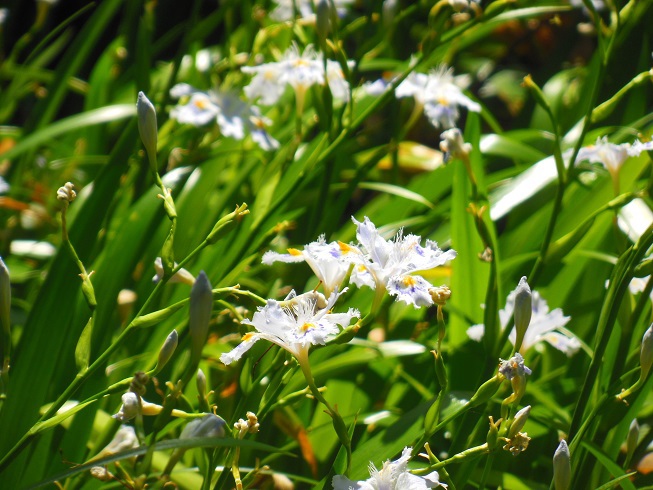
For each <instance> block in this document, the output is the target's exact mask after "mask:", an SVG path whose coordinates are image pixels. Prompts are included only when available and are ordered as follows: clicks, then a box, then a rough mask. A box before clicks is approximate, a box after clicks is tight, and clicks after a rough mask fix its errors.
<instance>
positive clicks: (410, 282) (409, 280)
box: [401, 276, 417, 288]
mask: <svg viewBox="0 0 653 490" xmlns="http://www.w3.org/2000/svg"><path fill="white" fill-rule="evenodd" d="M401 283H402V284H403V285H404V287H407V288H408V287H410V286H414V285H415V284H417V281H416V280H415V278H414V277H413V276H405V277H404V278H403V279H402V280H401Z"/></svg>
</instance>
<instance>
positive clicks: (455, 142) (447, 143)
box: [440, 128, 472, 160]
mask: <svg viewBox="0 0 653 490" xmlns="http://www.w3.org/2000/svg"><path fill="white" fill-rule="evenodd" d="M440 139H441V140H442V141H441V142H440V149H441V150H442V151H443V152H445V153H447V154H448V155H451V156H452V157H454V158H460V159H463V160H464V159H466V158H469V154H470V153H471V152H472V145H471V143H465V140H464V139H463V134H462V132H461V131H460V129H458V128H451V129H447V130H446V131H443V132H442V134H441V135H440Z"/></svg>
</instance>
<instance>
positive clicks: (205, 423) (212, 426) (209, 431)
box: [179, 413, 227, 439]
mask: <svg viewBox="0 0 653 490" xmlns="http://www.w3.org/2000/svg"><path fill="white" fill-rule="evenodd" d="M226 425H227V423H226V422H225V421H224V420H223V419H222V418H220V417H218V416H217V415H213V414H212V413H208V414H206V415H205V416H204V417H202V418H201V419H195V420H193V421H191V422H189V423H188V424H186V427H184V430H182V431H181V434H180V435H179V439H194V438H196V437H224V435H225V430H224V428H225V426H226Z"/></svg>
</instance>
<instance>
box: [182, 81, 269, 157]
mask: <svg viewBox="0 0 653 490" xmlns="http://www.w3.org/2000/svg"><path fill="white" fill-rule="evenodd" d="M170 95H171V96H172V97H174V98H181V99H182V103H180V104H178V105H177V106H175V107H173V108H172V110H171V111H170V117H171V118H172V119H176V120H177V121H179V122H180V123H182V124H192V125H193V126H204V125H206V124H209V123H211V122H215V123H217V125H218V126H219V128H220V132H221V133H222V134H223V135H224V136H227V137H230V138H234V139H237V140H242V139H244V138H245V135H246V131H247V132H249V133H250V134H251V135H252V139H253V140H254V142H255V143H256V144H258V145H259V146H260V147H261V148H262V149H264V150H274V149H276V148H278V147H279V142H278V141H277V140H275V139H274V138H273V137H272V136H270V135H269V134H268V133H267V131H266V130H265V128H266V127H267V126H269V125H270V124H272V121H270V120H269V119H268V118H266V117H264V116H262V115H261V111H260V109H259V108H258V107H256V106H253V105H251V104H249V103H247V102H245V101H244V100H241V99H240V98H239V97H238V96H237V95H236V94H233V93H229V92H226V93H218V92H212V91H211V92H202V91H200V90H197V89H195V88H193V87H191V86H190V85H188V84H186V83H180V84H177V85H175V86H174V87H172V89H170Z"/></svg>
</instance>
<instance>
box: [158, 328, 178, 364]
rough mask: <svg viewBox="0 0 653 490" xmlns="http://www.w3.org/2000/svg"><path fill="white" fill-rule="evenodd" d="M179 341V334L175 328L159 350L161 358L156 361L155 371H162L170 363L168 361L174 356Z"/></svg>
mask: <svg viewBox="0 0 653 490" xmlns="http://www.w3.org/2000/svg"><path fill="white" fill-rule="evenodd" d="M178 343H179V336H178V335H177V330H173V331H172V332H170V335H168V337H166V340H165V342H163V345H162V346H161V349H160V350H159V359H158V360H157V362H156V368H155V370H154V371H155V372H157V373H158V372H159V371H161V370H162V369H163V367H164V366H165V365H166V364H167V363H168V361H169V360H170V358H171V357H172V354H174V353H175V350H176V349H177V344H178Z"/></svg>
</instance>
